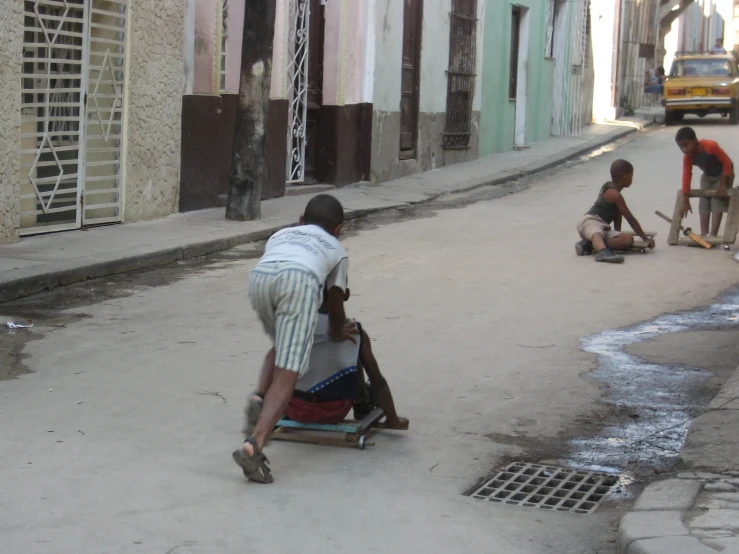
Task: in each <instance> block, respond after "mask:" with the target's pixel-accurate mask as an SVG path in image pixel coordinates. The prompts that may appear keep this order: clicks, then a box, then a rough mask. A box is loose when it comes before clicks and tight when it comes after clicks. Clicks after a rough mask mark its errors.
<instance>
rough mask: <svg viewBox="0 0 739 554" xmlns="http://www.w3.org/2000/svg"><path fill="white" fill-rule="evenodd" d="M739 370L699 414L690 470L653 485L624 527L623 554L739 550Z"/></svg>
mask: <svg viewBox="0 0 739 554" xmlns="http://www.w3.org/2000/svg"><path fill="white" fill-rule="evenodd" d="M737 437H739V369H738V370H737V371H736V373H734V376H733V377H732V379H730V380H729V381H728V382H727V383H726V384H725V385H724V386H723V387H722V389H721V392H720V393H719V395H718V396H717V397H716V398H715V399H714V400H713V401H712V402H711V404H710V405H709V407H708V409H707V410H706V412H705V413H704V414H703V415H701V416H700V417H698V418H696V419H695V420H694V421H693V423H692V426H691V429H690V431H689V433H688V440H687V443H686V445H685V448H684V450H683V452H682V454H681V456H680V465H681V466H683V467H687V468H690V471H683V472H681V473H678V474H677V476H676V477H675V478H672V479H666V480H663V481H658V482H656V483H652V484H651V485H649V486H648V487H647V488H646V489H645V490H644V492H643V493H642V494H641V496H640V497H639V499H638V500H637V501H636V504H635V505H634V511H633V512H630V513H628V514H626V515H625V516H624V517H623V519H622V520H621V525H620V527H619V548H618V552H619V554H714V553H715V552H723V553H724V554H737V553H739V440H738V439H737Z"/></svg>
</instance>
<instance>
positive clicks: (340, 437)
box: [272, 408, 385, 450]
mask: <svg viewBox="0 0 739 554" xmlns="http://www.w3.org/2000/svg"><path fill="white" fill-rule="evenodd" d="M384 418H385V412H383V411H382V410H381V409H380V408H376V409H375V410H373V411H372V412H370V413H369V414H368V415H367V416H366V417H365V418H364V419H362V420H361V421H354V420H344V421H342V422H341V423H337V424H333V425H330V424H323V423H298V422H297V421H292V420H290V419H284V418H283V419H281V420H280V421H278V422H277V425H275V430H274V432H273V433H272V438H273V439H274V440H283V441H291V442H303V443H308V444H321V445H325V446H349V447H356V448H359V449H360V450H364V448H365V446H374V445H375V443H373V442H369V441H367V439H368V438H369V436H370V435H371V434H372V433H373V432H374V431H376V430H377V429H385V424H384V422H382V421H381V420H382V419H384Z"/></svg>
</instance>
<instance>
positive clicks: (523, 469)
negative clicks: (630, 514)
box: [472, 462, 618, 514]
mask: <svg viewBox="0 0 739 554" xmlns="http://www.w3.org/2000/svg"><path fill="white" fill-rule="evenodd" d="M617 484H618V477H616V476H614V475H608V474H606V473H594V472H592V471H575V470H571V469H563V468H561V467H552V466H545V465H540V464H525V463H521V462H514V463H512V464H510V465H509V466H508V467H506V468H505V469H504V470H503V471H501V472H500V473H498V474H497V475H496V476H495V477H493V478H492V479H491V480H490V481H488V482H487V483H485V484H484V485H483V486H481V487H480V488H479V489H477V490H476V491H475V492H473V493H472V497H473V498H477V499H479V500H490V501H491V502H503V503H505V504H514V505H520V506H527V507H529V508H541V509H543V510H553V511H557V512H574V513H576V514H589V513H590V512H593V511H594V510H595V509H596V508H597V507H598V505H599V504H600V503H601V501H602V500H603V498H604V497H605V495H606V494H607V493H608V492H609V491H610V490H611V489H612V488H613V487H614V486H616V485H617Z"/></svg>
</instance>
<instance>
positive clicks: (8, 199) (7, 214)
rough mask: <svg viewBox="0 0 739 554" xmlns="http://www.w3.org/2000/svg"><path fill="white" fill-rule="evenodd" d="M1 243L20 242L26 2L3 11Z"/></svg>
mask: <svg viewBox="0 0 739 554" xmlns="http://www.w3.org/2000/svg"><path fill="white" fill-rule="evenodd" d="M0 36H1V37H3V40H2V41H0V243H4V242H12V241H15V240H18V226H19V223H20V221H19V218H20V215H19V208H20V204H19V200H18V195H19V186H18V183H19V182H20V160H21V157H20V156H21V155H20V144H21V50H22V45H21V43H22V40H23V2H3V7H2V10H0Z"/></svg>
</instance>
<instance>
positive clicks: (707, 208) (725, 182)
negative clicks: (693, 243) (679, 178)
mask: <svg viewBox="0 0 739 554" xmlns="http://www.w3.org/2000/svg"><path fill="white" fill-rule="evenodd" d="M675 142H677V146H678V148H680V150H681V151H682V153H683V154H684V157H683V189H682V190H683V205H682V208H681V209H680V214H681V215H682V216H683V217H687V215H688V212H692V211H693V209H692V208H691V207H690V184H691V181H692V180H693V166H694V165H697V166H698V167H700V168H701V169H702V170H703V175H701V185H700V186H701V190H715V191H716V196H715V197H714V198H701V199H700V201H699V202H698V213H699V214H700V220H701V236H703V237H705V236H706V235H707V234H708V225H709V223H711V236H712V237H715V236H717V235H718V231H719V227H721V219H722V218H723V215H724V213H726V212H728V211H729V199H728V189H729V188H731V187H732V185H733V184H734V162H732V161H731V158H729V156H727V155H726V152H724V151H723V150H722V149H721V147H720V146H719V145H718V144H717V143H716V142H714V141H712V140H706V139H702V140H698V137H697V136H696V135H695V131H694V130H693V129H691V128H690V127H683V128H682V129H680V130H679V131H678V132H677V135H675ZM711 214H713V221H712V222H711Z"/></svg>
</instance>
